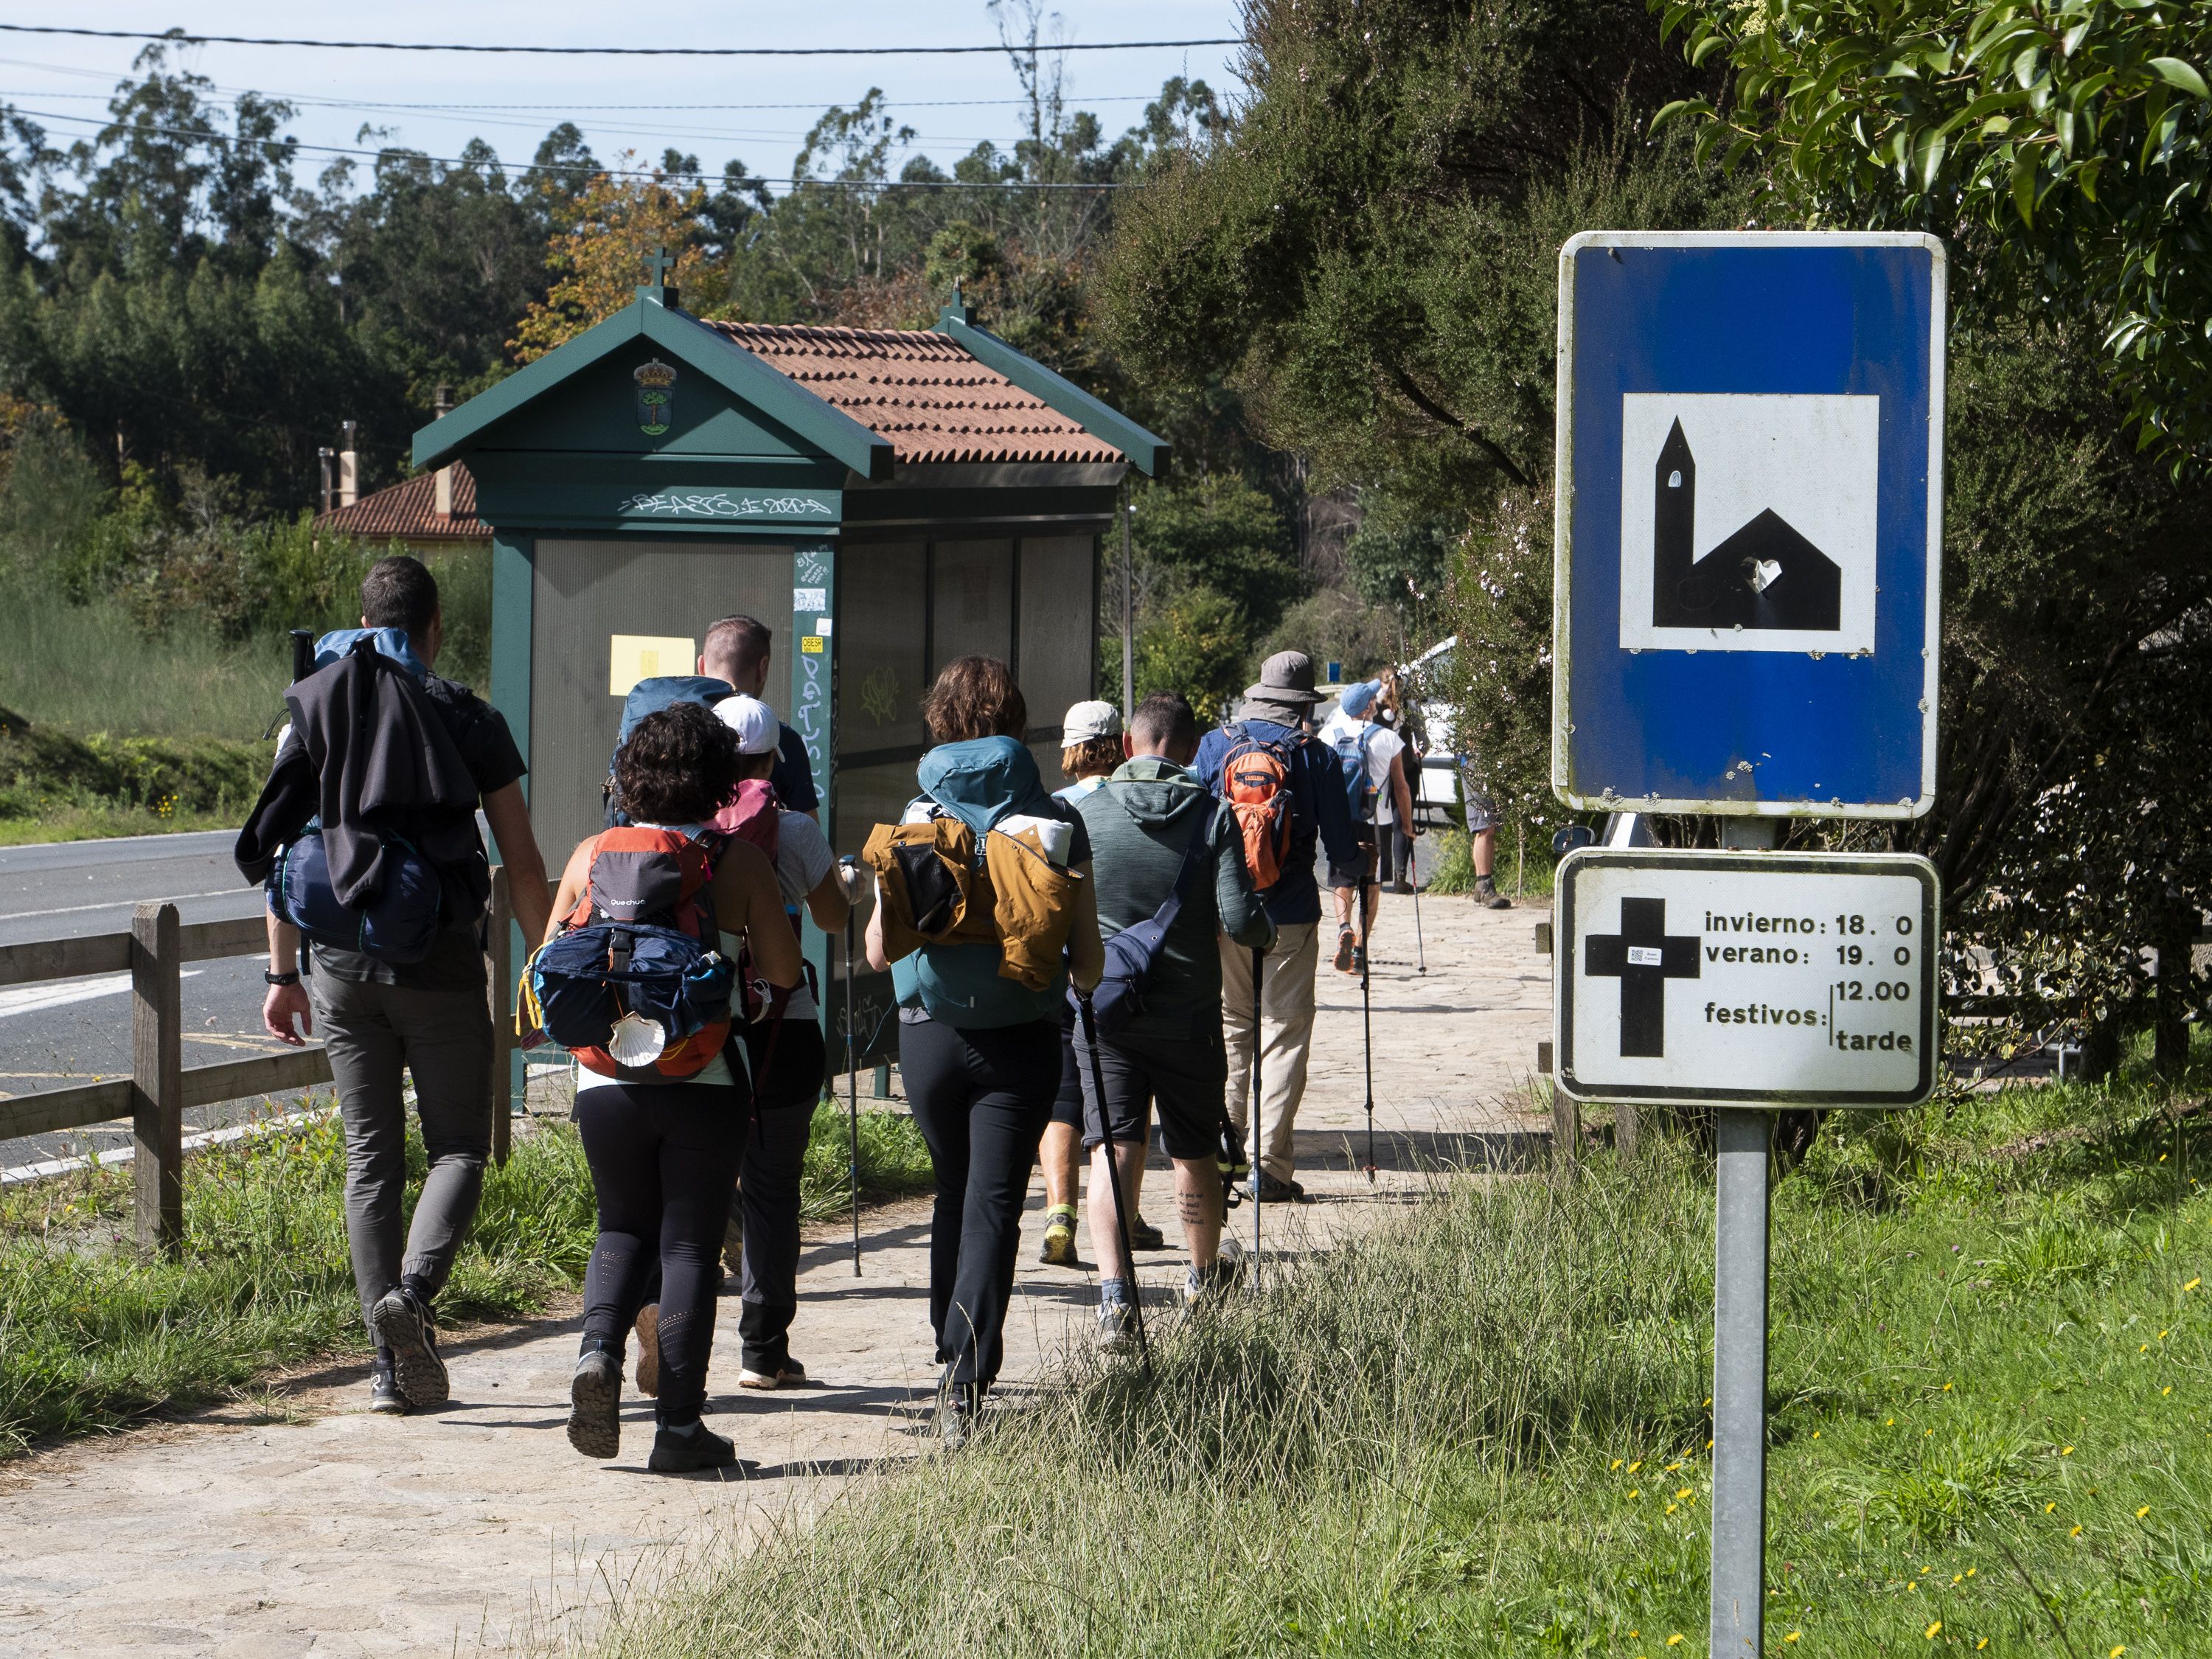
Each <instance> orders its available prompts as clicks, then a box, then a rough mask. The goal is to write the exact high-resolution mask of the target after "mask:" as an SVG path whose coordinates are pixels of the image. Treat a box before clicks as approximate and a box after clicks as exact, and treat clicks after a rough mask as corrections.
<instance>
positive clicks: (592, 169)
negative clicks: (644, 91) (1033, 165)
mask: <svg viewBox="0 0 2212 1659" xmlns="http://www.w3.org/2000/svg"><path fill="white" fill-rule="evenodd" d="M15 114H18V115H28V116H31V117H33V118H36V119H38V120H40V121H69V122H73V123H75V124H76V125H78V126H83V127H99V128H101V129H102V130H106V129H107V128H110V127H114V128H118V129H119V130H120V131H125V132H131V133H140V132H150V133H154V134H156V135H158V136H159V137H164V138H196V139H198V140H200V141H201V142H202V143H222V144H233V145H237V146H239V147H240V148H246V149H255V148H258V149H287V150H294V151H301V152H305V153H307V154H309V155H348V156H351V155H362V156H367V157H368V158H369V159H370V160H371V161H378V160H381V159H383V158H384V157H386V156H393V157H398V158H402V159H404V160H409V161H429V162H433V163H435V164H436V165H437V166H439V167H474V166H476V165H477V163H476V162H474V161H461V160H459V158H457V157H454V156H450V155H423V154H422V152H421V151H420V150H413V149H405V148H404V147H402V146H399V145H393V146H392V147H390V148H389V149H345V148H343V147H340V146H337V145H333V144H306V143H301V142H299V141H298V140H297V139H295V138H238V137H232V136H231V135H230V134H228V133H225V132H222V131H217V130H216V129H215V128H212V127H167V126H156V125H154V124H153V123H151V122H143V123H142V122H137V121H112V120H110V121H102V120H96V119H94V118H93V117H91V116H88V115H63V114H59V113H57V112H54V111H52V110H39V109H19V110H16V111H15ZM497 165H499V166H501V167H502V168H504V167H505V166H506V164H505V163H497ZM514 170H515V171H518V172H522V173H583V174H585V175H586V176H587V177H592V178H597V177H599V175H600V174H602V173H604V174H605V176H606V177H608V178H610V179H664V180H666V181H669V182H671V183H672V182H674V181H676V180H678V179H694V178H696V179H700V180H701V181H702V183H703V182H704V181H705V179H707V178H708V176H709V175H707V174H705V173H665V172H663V171H661V170H660V169H659V168H654V167H605V166H603V165H601V164H600V163H599V162H597V161H531V162H528V163H526V164H525V163H519V162H518V163H516V164H515V166H514ZM713 176H714V178H715V179H716V182H718V183H720V184H722V185H731V186H737V187H740V188H750V187H751V186H753V185H784V186H785V187H787V188H789V189H799V188H801V187H804V186H808V185H811V186H813V187H815V188H817V189H828V190H1141V189H1143V188H1144V186H1143V185H1141V184H1139V183H1138V182H1137V181H1135V180H1133V179H1131V180H1124V181H1117V182H1112V183H1109V182H1106V181H1104V180H1101V181H1100V182H1098V183H1097V184H1048V183H1043V182H1041V181H1032V180H1030V179H765V178H761V177H758V176H757V175H751V174H749V175H747V176H746V177H744V178H743V179H730V178H726V177H724V176H721V175H719V174H718V175H713Z"/></svg>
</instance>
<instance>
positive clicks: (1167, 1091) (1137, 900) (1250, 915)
mask: <svg viewBox="0 0 2212 1659" xmlns="http://www.w3.org/2000/svg"><path fill="white" fill-rule="evenodd" d="M1198 735H1199V734H1198V721H1197V719H1196V717H1195V716H1194V715H1193V714H1192V713H1191V708H1190V704H1189V703H1188V702H1185V701H1184V700H1183V699H1182V697H1181V696H1178V695H1177V694H1176V693H1175V692H1172V691H1159V692H1155V693H1153V694H1152V696H1149V697H1146V699H1145V700H1144V702H1141V703H1139V705H1138V706H1137V711H1136V715H1135V718H1134V719H1133V720H1131V721H1130V724H1129V746H1130V748H1131V750H1133V754H1132V756H1131V757H1130V758H1129V759H1128V760H1127V762H1125V763H1123V764H1122V765H1121V767H1120V768H1119V769H1117V770H1116V771H1115V773H1114V775H1112V776H1111V777H1110V778H1109V779H1108V780H1107V781H1106V782H1105V784H1104V785H1103V787H1100V788H1098V789H1097V790H1096V791H1094V792H1092V793H1091V794H1088V795H1086V796H1085V798H1084V799H1083V800H1082V802H1081V803H1080V804H1079V805H1078V807H1077V808H1076V810H1077V811H1079V812H1080V813H1081V814H1082V815H1083V822H1084V823H1085V826H1087V827H1088V829H1090V831H1091V860H1092V867H1093V869H1094V871H1095V872H1096V873H1097V884H1098V929H1099V933H1100V934H1101V935H1102V936H1103V939H1104V940H1105V946H1106V960H1107V971H1106V977H1105V978H1104V979H1103V981H1101V982H1100V986H1099V989H1098V991H1097V994H1095V996H1094V997H1093V999H1092V1001H1093V1004H1094V1007H1093V1011H1092V1019H1091V1024H1093V1025H1097V1026H1099V1027H1101V1028H1103V1029H1101V1030H1099V1031H1097V1034H1095V1035H1094V1033H1093V1031H1092V1030H1091V1028H1090V1026H1084V1027H1079V1029H1078V1030H1077V1032H1076V1038H1075V1041H1076V1049H1077V1057H1078V1059H1079V1060H1080V1061H1081V1063H1082V1066H1083V1068H1084V1069H1083V1084H1084V1091H1085V1108H1086V1109H1085V1120H1086V1125H1087V1127H1086V1128H1085V1133H1084V1144H1085V1146H1086V1147H1088V1148H1089V1149H1090V1151H1091V1249H1093V1251H1095V1252H1096V1254H1097V1258H1098V1264H1099V1267H1098V1272H1099V1280H1098V1328H1099V1333H1100V1335H1101V1336H1102V1338H1103V1339H1104V1340H1106V1341H1107V1342H1108V1343H1109V1345H1111V1344H1117V1343H1119V1342H1120V1341H1121V1340H1123V1339H1124V1338H1125V1337H1126V1336H1127V1334H1128V1332H1129V1330H1130V1328H1131V1325H1132V1322H1133V1316H1134V1310H1135V1309H1136V1306H1137V1290H1136V1282H1135V1279H1134V1274H1133V1263H1132V1262H1131V1261H1130V1259H1129V1256H1128V1255H1127V1252H1126V1251H1125V1250H1124V1249H1123V1248H1122V1240H1121V1238H1120V1237H1117V1230H1116V1228H1115V1225H1114V1214H1113V1212H1112V1210H1110V1209H1109V1208H1108V1207H1106V1206H1104V1205H1103V1204H1102V1203H1101V1196H1102V1194H1108V1193H1109V1192H1110V1191H1113V1190H1115V1183H1116V1182H1118V1190H1119V1192H1120V1194H1121V1204H1122V1206H1123V1209H1124V1213H1125V1214H1126V1213H1127V1212H1131V1211H1133V1208H1134V1205H1135V1198H1134V1192H1133V1189H1134V1186H1135V1182H1133V1179H1132V1176H1133V1172H1134V1170H1136V1168H1137V1166H1138V1165H1139V1164H1141V1163H1142V1162H1143V1160H1144V1156H1145V1114H1146V1105H1147V1103H1152V1104H1154V1105H1157V1106H1158V1110H1159V1119H1160V1132H1161V1135H1162V1138H1163V1139H1165V1141H1166V1142H1167V1149H1168V1156H1169V1158H1171V1159H1172V1160H1173V1161H1174V1164H1175V1186H1176V1214H1177V1216H1178V1217H1179V1218H1180V1219H1181V1220H1182V1229H1183V1237H1184V1240H1185V1242H1186V1243H1188V1245H1189V1247H1190V1255H1191V1263H1192V1265H1191V1267H1190V1270H1189V1273H1188V1276H1187V1278H1186V1279H1185V1281H1184V1285H1183V1300H1184V1302H1185V1304H1187V1305H1190V1306H1196V1305H1198V1304H1200V1303H1201V1302H1204V1301H1206V1300H1210V1299H1211V1298H1212V1297H1214V1296H1215V1295H1217V1294H1218V1292H1219V1291H1220V1290H1221V1288H1222V1286H1223V1285H1224V1283H1225V1275H1224V1273H1223V1271H1222V1268H1221V1265H1220V1261H1219V1258H1220V1254H1221V1228H1222V1223H1223V1220H1224V1213H1223V1204H1222V1200H1223V1197H1224V1194H1223V1191H1222V1178H1221V1173H1220V1170H1219V1167H1218V1164H1217V1162H1216V1159H1217V1155H1218V1152H1219V1149H1220V1142H1221V1131H1222V1127H1223V1123H1222V1119H1223V1115H1224V1114H1223V1108H1224V1105H1225V1101H1224V1098H1223V1091H1224V1090H1225V1088H1226V1087H1227V1086H1228V1081H1229V1055H1228V1050H1227V1048H1226V1046H1225V1043H1224V1041H1223V1038H1222V1032H1221V1020H1220V1017H1219V1010H1220V1006H1221V957H1220V953H1219V951H1218V950H1217V949H1216V948H1215V945H1214V939H1215V938H1216V936H1217V935H1224V936H1225V937H1226V938H1228V939H1229V940H1230V941H1231V943H1232V944H1234V945H1236V946H1237V948H1238V949H1239V950H1261V951H1264V950H1266V949H1267V947H1268V946H1270V945H1273V943H1274V940H1275V925H1274V923H1273V922H1272V921H1269V920H1268V919H1267V910H1266V908H1264V907H1263V906H1262V905H1261V902H1260V900H1259V896H1258V895H1257V894H1256V893H1255V892H1254V890H1253V888H1252V877H1251V872H1249V870H1247V869H1246V868H1245V866H1244V850H1243V833H1242V831H1241V830H1239V829H1238V828H1237V815H1236V813H1235V812H1234V811H1232V810H1231V808H1230V806H1229V805H1228V804H1227V803H1226V802H1225V801H1223V800H1221V799H1219V798H1218V797H1217V796H1215V795H1214V794H1213V793H1212V792H1210V791H1209V790H1208V789H1207V788H1206V786H1205V785H1204V784H1203V783H1201V782H1200V781H1199V779H1198V776H1197V775H1196V774H1194V772H1192V771H1191V770H1189V764H1190V762H1191V761H1192V760H1193V759H1194V757H1196V755H1197V753H1198Z"/></svg>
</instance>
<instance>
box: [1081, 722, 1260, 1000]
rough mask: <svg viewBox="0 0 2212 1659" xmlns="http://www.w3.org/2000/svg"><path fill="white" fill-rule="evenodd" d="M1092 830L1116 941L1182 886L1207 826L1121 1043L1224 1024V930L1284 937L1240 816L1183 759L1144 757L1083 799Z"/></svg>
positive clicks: (1103, 928) (1102, 896) (1106, 933)
mask: <svg viewBox="0 0 2212 1659" xmlns="http://www.w3.org/2000/svg"><path fill="white" fill-rule="evenodd" d="M1075 810H1076V811H1079V812H1080V813H1081V814H1082V815H1083V823H1084V827H1085V829H1088V830H1089V831H1090V835H1091V878H1092V880H1093V882H1094V883H1095V884H1096V887H1095V890H1096V891H1097V896H1098V932H1099V933H1100V934H1101V935H1102V936H1103V937H1105V938H1108V939H1111V938H1112V937H1113V936H1114V935H1115V934H1116V933H1120V932H1121V930H1122V929H1123V928H1125V927H1134V926H1135V925H1136V924H1137V923H1139V922H1140V921H1148V920H1150V919H1151V917H1152V913H1153V912H1154V911H1156V910H1158V908H1160V906H1161V905H1162V904H1164V903H1165V902H1167V896H1168V894H1169V893H1170V891H1171V890H1173V889H1174V887H1175V882H1176V871H1177V870H1178V869H1180V868H1181V867H1182V855H1183V849H1184V848H1186V847H1188V845H1189V844H1190V842H1191V838H1192V837H1193V836H1195V835H1197V834H1198V833H1199V827H1200V825H1201V824H1203V825H1204V826H1205V842H1206V844H1205V845H1204V846H1203V847H1202V848H1200V849H1199V852H1198V854H1197V857H1198V866H1199V867H1198V869H1197V870H1196V871H1195V872H1193V876H1192V879H1191V883H1190V886H1189V890H1188V895H1187V896H1186V897H1185V899H1184V901H1183V907H1182V915H1179V916H1177V917H1176V924H1175V926H1174V927H1170V929H1169V930H1168V935H1167V938H1166V939H1165V941H1164V943H1163V944H1162V945H1161V948H1160V953H1159V955H1158V957H1155V958H1154V966H1153V969H1152V982H1151V983H1150V985H1148V986H1147V987H1146V994H1145V1012H1143V1013H1141V1014H1139V1015H1138V1016H1137V1017H1136V1018H1134V1019H1133V1020H1131V1021H1130V1022H1129V1024H1128V1025H1127V1027H1125V1028H1124V1029H1123V1032H1122V1035H1121V1037H1120V1038H1119V1039H1117V1041H1118V1042H1121V1043H1128V1042H1140V1041H1142V1040H1143V1039H1144V1038H1146V1037H1188V1036H1199V1035H1200V1034H1201V1033H1202V1032H1205V1031H1209V1030H1210V1031H1212V1032H1214V1033H1216V1034H1218V1032H1219V1030H1220V1029H1221V955H1220V949H1219V946H1218V945H1217V944H1216V942H1215V941H1216V938H1217V936H1218V934H1221V933H1227V934H1228V935H1229V937H1230V939H1231V940H1233V941H1234V942H1235V943H1237V944H1238V945H1243V946H1245V947H1246V948H1248V949H1250V948H1253V947H1265V946H1267V945H1273V943H1274V942H1275V924H1274V923H1273V921H1269V920H1268V919H1267V909H1266V908H1265V907H1264V906H1263V905H1262V904H1261V902H1260V898H1259V896H1258V895H1257V894H1255V892H1254V891H1253V890H1252V876H1251V872H1249V871H1248V870H1247V869H1246V868H1245V867H1244V842H1243V836H1240V835H1239V834H1238V833H1237V816H1236V814H1235V813H1234V812H1232V811H1231V810H1230V808H1229V807H1228V805H1226V804H1225V802H1223V801H1221V800H1220V799H1218V798H1217V797H1216V796H1215V795H1214V794H1213V793H1212V791H1210V790H1208V789H1207V788H1206V785H1205V784H1204V783H1203V782H1202V781H1200V778H1199V776H1198V775H1197V774H1196V773H1195V772H1189V771H1186V770H1185V769H1183V768H1182V767H1180V766H1177V765H1176V763H1174V762H1172V761H1169V760H1163V759H1161V758H1160V757H1158V756H1153V755H1140V756H1139V757H1137V758H1136V759H1134V760H1133V761H1128V762H1126V763H1123V765H1122V767H1121V769H1120V770H1119V771H1117V772H1115V774H1114V775H1113V776H1112V777H1110V778H1109V779H1107V780H1106V781H1105V782H1104V783H1103V784H1102V785H1100V786H1099V787H1097V789H1095V790H1093V791H1092V792H1091V793H1090V794H1088V795H1086V796H1085V797H1084V799H1082V800H1081V801H1079V803H1077V805H1076V809H1075Z"/></svg>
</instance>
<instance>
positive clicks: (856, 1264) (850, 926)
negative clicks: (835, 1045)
mask: <svg viewBox="0 0 2212 1659" xmlns="http://www.w3.org/2000/svg"><path fill="white" fill-rule="evenodd" d="M842 863H843V864H844V866H845V867H846V868H847V869H848V870H850V869H851V868H852V867H853V860H851V859H849V858H848V859H845V860H842ZM854 920H855V918H854V912H853V910H852V909H851V908H850V907H849V906H848V908H847V909H846V911H845V1108H846V1116H845V1125H846V1130H847V1133H848V1139H847V1142H846V1145H847V1149H848V1157H849V1159H850V1162H849V1163H848V1165H847V1173H848V1177H849V1178H850V1180H851V1181H852V1183H853V1277H854V1278H855V1279H858V1278H859V1277H860V1055H859V1054H857V1053H856V1052H855V1050H854V1047H853V1043H854V1036H853V976H854V975H855V974H857V973H858V972H859V971H860V966H859V957H858V956H857V954H856V953H855V951H854V949H853V942H854V934H855V933H856V932H857V931H858V930H857V929H856V927H854Z"/></svg>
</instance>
